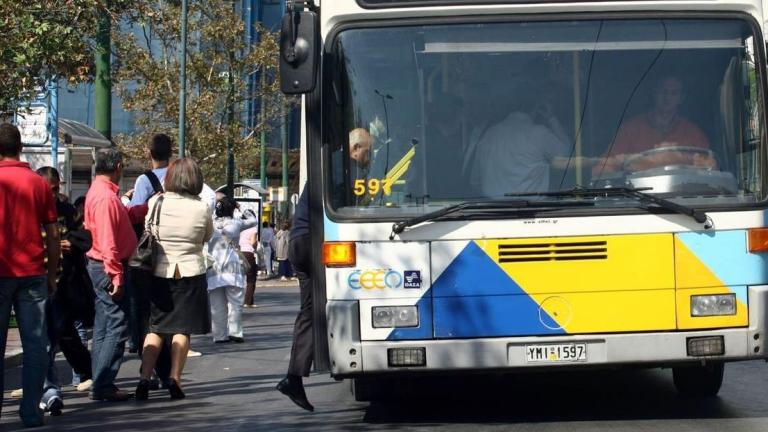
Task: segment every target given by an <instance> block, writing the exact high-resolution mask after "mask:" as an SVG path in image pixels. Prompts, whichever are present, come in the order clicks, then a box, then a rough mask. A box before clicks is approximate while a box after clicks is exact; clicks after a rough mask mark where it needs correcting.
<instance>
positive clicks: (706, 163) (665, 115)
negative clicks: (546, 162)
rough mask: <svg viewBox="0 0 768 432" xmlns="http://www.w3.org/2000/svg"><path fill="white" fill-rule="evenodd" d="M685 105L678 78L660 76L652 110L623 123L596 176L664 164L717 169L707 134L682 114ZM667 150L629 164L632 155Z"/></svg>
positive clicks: (596, 168)
mask: <svg viewBox="0 0 768 432" xmlns="http://www.w3.org/2000/svg"><path fill="white" fill-rule="evenodd" d="M684 102H685V86H684V85H683V82H682V81H681V80H680V79H679V78H677V77H675V76H671V75H664V76H661V77H660V78H659V79H658V80H657V81H656V82H655V84H654V86H653V106H652V107H651V110H650V111H649V112H646V113H643V114H640V115H638V116H636V117H633V118H631V119H629V120H628V121H626V122H623V123H622V124H621V127H619V130H618V132H617V133H616V137H615V139H614V141H613V143H612V144H611V145H610V146H609V147H608V150H607V151H606V153H605V154H604V155H603V157H602V159H600V160H599V161H597V163H596V164H595V166H594V167H593V169H592V174H593V176H594V177H595V178H600V177H602V176H603V175H606V174H610V173H615V172H620V171H622V170H624V169H627V170H629V171H632V172H635V171H642V170H646V169H650V168H656V167H660V166H664V165H693V166H702V167H706V168H715V167H716V166H717V162H716V161H715V159H714V158H713V157H712V156H710V155H709V154H708V150H709V149H710V145H709V140H708V139H707V135H706V134H705V133H704V132H703V131H702V130H701V128H699V127H698V126H696V125H695V124H694V123H693V122H691V121H690V120H688V119H687V118H686V117H685V116H684V115H683V114H681V112H680V111H681V108H682V106H683V103H684ZM676 147H689V148H698V149H701V152H699V153H695V152H681V151H676V150H675V148H676ZM664 148H667V149H669V151H660V152H659V153H657V154H650V155H647V156H645V157H638V158H636V160H634V161H630V156H632V155H639V154H642V153H643V152H645V151H648V150H652V149H664ZM628 161H630V162H628Z"/></svg>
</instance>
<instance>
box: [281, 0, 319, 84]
mask: <svg viewBox="0 0 768 432" xmlns="http://www.w3.org/2000/svg"><path fill="white" fill-rule="evenodd" d="M319 63H320V32H319V22H318V17H317V14H316V13H315V12H312V11H298V10H289V11H288V13H286V14H285V15H284V16H283V22H282V29H281V30H280V90H282V91H283V93H285V94H304V93H309V92H311V91H312V90H314V89H315V82H316V81H317V71H318V69H319V68H318V65H319Z"/></svg>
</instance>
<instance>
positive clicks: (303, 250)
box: [276, 184, 315, 411]
mask: <svg viewBox="0 0 768 432" xmlns="http://www.w3.org/2000/svg"><path fill="white" fill-rule="evenodd" d="M309 200H310V198H309V184H305V185H304V188H303V189H302V191H301V196H300V197H299V203H298V205H297V206H296V213H294V215H293V225H292V226H293V228H292V229H291V231H290V236H289V240H288V259H289V260H290V261H291V265H292V266H293V269H294V271H295V273H296V276H297V277H298V279H299V292H300V295H301V301H300V306H299V313H298V314H297V315H296V321H295V322H294V324H293V345H292V346H291V357H290V359H289V360H288V371H287V373H286V374H285V377H284V378H283V379H282V380H280V382H278V383H277V387H276V389H277V391H279V392H280V393H282V394H284V395H286V396H288V398H290V399H291V401H292V402H293V403H295V404H296V405H298V406H299V407H301V408H302V409H305V410H307V411H314V410H315V407H314V406H312V404H311V403H309V400H308V399H307V393H306V391H305V390H304V382H303V379H302V377H308V376H309V371H310V370H311V368H312V362H313V361H314V356H315V336H314V333H313V330H312V327H313V322H312V321H313V315H312V313H313V312H312V311H313V306H312V241H311V238H310V234H309V228H310V224H311V223H310V211H309Z"/></svg>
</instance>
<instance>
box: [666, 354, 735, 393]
mask: <svg viewBox="0 0 768 432" xmlns="http://www.w3.org/2000/svg"><path fill="white" fill-rule="evenodd" d="M724 370H725V364H724V363H722V362H712V363H707V364H705V365H696V366H679V367H673V368H672V379H673V380H674V382H675V388H677V391H678V393H680V394H681V395H683V396H690V397H712V396H715V395H717V392H719V391H720V386H722V385H723V371H724Z"/></svg>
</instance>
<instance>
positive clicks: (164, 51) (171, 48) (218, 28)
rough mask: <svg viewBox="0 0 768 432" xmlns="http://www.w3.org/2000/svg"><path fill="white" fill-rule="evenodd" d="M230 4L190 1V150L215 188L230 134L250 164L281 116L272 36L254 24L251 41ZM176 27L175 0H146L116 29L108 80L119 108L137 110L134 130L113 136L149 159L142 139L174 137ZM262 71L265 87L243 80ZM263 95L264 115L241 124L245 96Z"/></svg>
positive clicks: (240, 157) (239, 157)
mask: <svg viewBox="0 0 768 432" xmlns="http://www.w3.org/2000/svg"><path fill="white" fill-rule="evenodd" d="M233 3H237V2H232V1H231V0H192V1H190V2H189V13H188V17H189V18H188V35H189V36H188V52H187V120H186V124H187V129H186V136H187V155H189V156H192V157H194V158H195V159H197V160H198V161H201V163H202V168H203V171H204V174H205V176H206V181H207V182H208V183H209V184H211V185H213V186H215V185H219V184H223V183H224V181H225V172H226V142H227V140H228V139H229V140H232V141H233V143H234V145H233V147H234V154H235V158H236V161H237V165H238V166H239V167H241V168H247V167H249V166H255V165H257V164H258V162H257V158H256V155H257V154H258V151H257V150H258V142H259V141H258V138H259V135H260V133H261V132H262V131H265V130H267V129H269V124H270V122H271V120H273V119H274V118H276V117H278V116H279V114H280V104H281V99H280V98H279V97H278V92H279V86H278V83H277V80H276V79H275V78H274V77H275V75H276V74H275V71H276V68H277V60H278V57H277V56H278V42H277V37H276V35H275V34H273V33H270V32H268V31H265V30H264V29H263V28H258V29H257V31H258V42H257V43H256V44H255V45H252V46H248V45H247V43H246V40H245V37H244V34H245V25H244V23H243V21H242V19H241V18H240V16H239V14H238V13H236V11H234V10H233ZM126 23H127V25H126ZM180 28H181V11H180V6H179V4H178V2H168V1H157V0H145V1H137V2H135V3H134V8H132V10H131V11H130V13H128V14H126V16H125V17H124V21H123V22H122V23H121V25H120V26H119V27H116V28H115V29H113V33H112V35H113V36H112V40H113V50H114V54H115V57H116V61H115V62H114V64H113V80H114V82H115V84H116V91H117V92H118V94H119V95H120V96H121V98H122V100H123V108H124V109H126V110H128V111H132V112H134V113H135V114H136V117H135V118H136V123H137V127H138V133H136V134H133V135H130V136H128V135H123V136H118V137H116V138H115V140H116V141H117V142H118V144H119V145H120V147H121V149H122V150H123V151H125V152H126V153H127V154H128V155H129V156H130V157H132V158H139V159H142V160H143V159H145V158H146V145H145V143H146V140H147V138H148V136H149V135H151V134H152V133H155V132H165V133H168V134H169V135H172V136H177V132H178V112H179V91H180V82H179V76H180V64H179V54H180V51H179V50H180V46H181V41H180V34H181V32H180ZM262 74H264V77H265V85H263V86H262V85H259V82H256V84H257V85H255V86H253V85H251V86H250V87H249V84H248V78H249V77H260V76H261V75H262ZM262 98H263V100H264V101H265V105H264V113H265V120H266V121H259V122H257V124H255V125H248V124H246V122H247V115H246V108H247V102H248V101H249V100H251V101H255V103H257V104H258V102H259V101H260V100H262ZM229 109H232V110H233V112H232V115H231V117H230V116H229V115H228V114H229Z"/></svg>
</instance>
